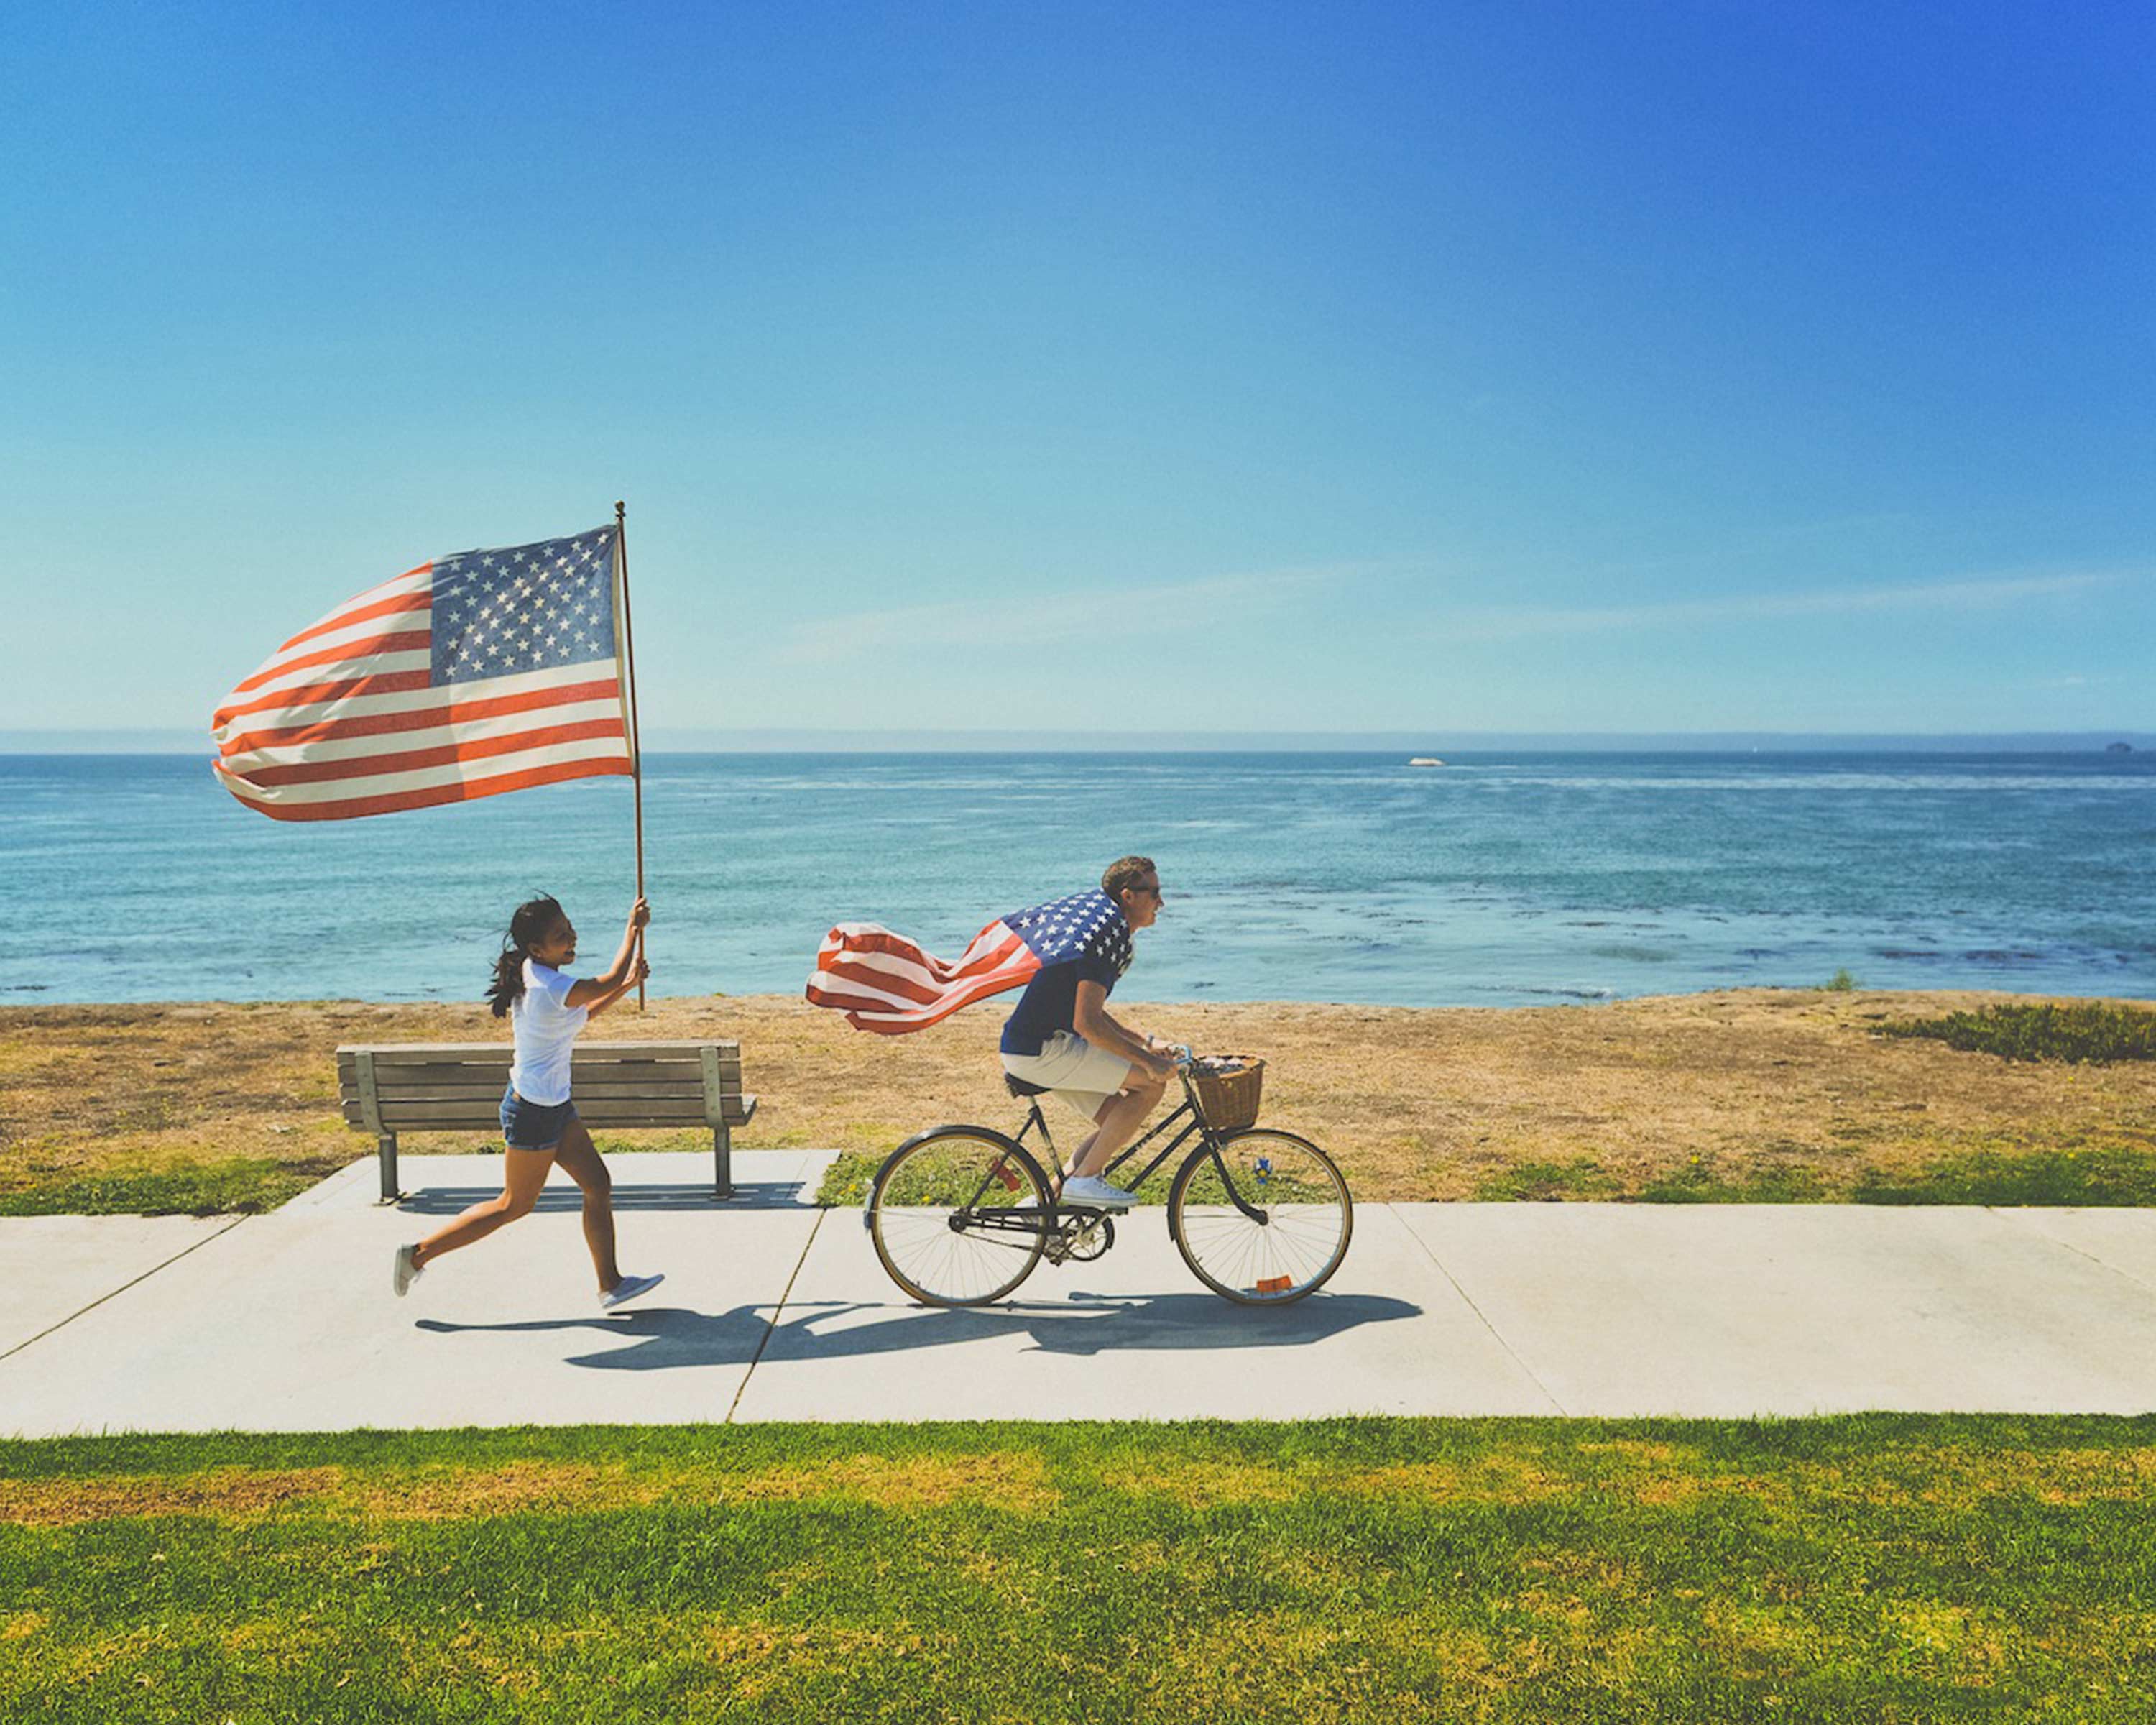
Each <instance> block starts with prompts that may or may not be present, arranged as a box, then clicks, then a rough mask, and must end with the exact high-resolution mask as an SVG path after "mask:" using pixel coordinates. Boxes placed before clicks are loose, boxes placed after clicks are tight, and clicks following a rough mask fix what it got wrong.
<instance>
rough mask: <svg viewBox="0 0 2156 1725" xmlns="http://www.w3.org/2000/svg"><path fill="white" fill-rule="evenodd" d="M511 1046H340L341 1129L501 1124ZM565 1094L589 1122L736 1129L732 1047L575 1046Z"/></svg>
mask: <svg viewBox="0 0 2156 1725" xmlns="http://www.w3.org/2000/svg"><path fill="white" fill-rule="evenodd" d="M511 1053H512V1050H511V1048H510V1045H508V1044H507V1043H506V1042H436V1043H410V1042H408V1043H397V1044H392V1045H379V1046H369V1045H346V1046H345V1047H342V1048H340V1049H338V1050H337V1088H338V1090H339V1091H340V1092H341V1096H342V1098H343V1101H344V1117H345V1121H346V1123H347V1124H348V1125H352V1126H355V1127H361V1128H362V1129H363V1130H365V1131H367V1132H373V1133H375V1134H377V1136H379V1135H382V1134H384V1133H394V1132H455V1131H460V1130H462V1129H464V1128H465V1127H487V1128H489V1129H490V1130H492V1129H495V1128H496V1127H498V1126H499V1125H500V1112H501V1092H502V1089H503V1087H504V1086H506V1084H507V1083H508V1082H509V1063H510V1060H511ZM569 1070H570V1086H571V1093H572V1095H573V1096H574V1097H575V1098H576V1103H577V1115H578V1117H580V1118H582V1119H583V1121H584V1122H585V1123H586V1124H587V1125H589V1126H601V1127H661V1126H708V1127H713V1128H716V1127H722V1126H726V1125H735V1126H738V1125H740V1124H741V1123H742V1121H743V1119H744V1118H745V1116H744V1114H743V1112H742V1076H741V1045H740V1044H739V1043H738V1042H580V1043H578V1044H577V1046H576V1048H575V1050H574V1051H573V1052H572V1055H570V1068H569Z"/></svg>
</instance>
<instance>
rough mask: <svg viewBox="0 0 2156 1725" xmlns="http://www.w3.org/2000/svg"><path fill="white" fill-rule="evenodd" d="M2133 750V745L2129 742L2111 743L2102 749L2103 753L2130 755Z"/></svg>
mask: <svg viewBox="0 0 2156 1725" xmlns="http://www.w3.org/2000/svg"><path fill="white" fill-rule="evenodd" d="M2104 753H2106V754H2107V755H2130V754H2132V753H2133V744H2132V743H2130V742H2114V743H2111V744H2108V745H2107V747H2105V749H2104Z"/></svg>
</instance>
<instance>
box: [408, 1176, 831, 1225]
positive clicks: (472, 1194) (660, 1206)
mask: <svg viewBox="0 0 2156 1725" xmlns="http://www.w3.org/2000/svg"><path fill="white" fill-rule="evenodd" d="M500 1196H501V1188H500V1186H498V1185H497V1186H429V1187H425V1188H423V1189H421V1190H419V1191H418V1192H408V1193H406V1194H404V1196H403V1197H402V1198H401V1199H398V1201H397V1208H398V1209H400V1210H403V1212H404V1213H405V1214H407V1215H412V1216H454V1215H459V1214H462V1213H463V1212H464V1211H465V1210H467V1209H470V1208H471V1207H472V1205H474V1204H484V1203H485V1202H486V1201H487V1200H488V1199H495V1198H499V1197H500ZM812 1199H814V1194H813V1193H812V1192H811V1191H809V1189H808V1182H806V1181H804V1180H737V1181H735V1182H734V1195H733V1196H732V1197H731V1198H727V1199H717V1198H714V1197H712V1196H711V1182H710V1181H709V1180H702V1181H685V1182H683V1183H680V1184H679V1185H652V1184H639V1185H634V1186H624V1185H617V1186H615V1188H614V1189H613V1207H614V1209H616V1210H617V1211H623V1210H720V1211H724V1210H792V1209H805V1208H807V1207H808V1205H809V1204H810V1203H811V1201H812ZM583 1203H584V1200H583V1194H582V1193H580V1192H578V1191H577V1189H576V1187H575V1186H574V1185H572V1184H570V1183H567V1176H566V1175H563V1176H561V1177H560V1178H558V1179H550V1180H549V1182H548V1183H547V1186H546V1187H545V1188H544V1189H542V1191H541V1192H540V1194H539V1202H538V1203H537V1204H534V1205H533V1206H532V1208H533V1209H534V1210H535V1211H536V1212H537V1213H539V1214H542V1215H543V1214H549V1213H551V1212H556V1211H561V1210H569V1211H576V1210H580V1209H583Z"/></svg>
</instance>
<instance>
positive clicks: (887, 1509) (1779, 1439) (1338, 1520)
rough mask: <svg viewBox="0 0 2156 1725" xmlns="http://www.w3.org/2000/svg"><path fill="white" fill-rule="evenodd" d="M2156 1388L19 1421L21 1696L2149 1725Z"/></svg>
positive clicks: (11, 1553) (131, 1702) (2154, 1635)
mask: <svg viewBox="0 0 2156 1725" xmlns="http://www.w3.org/2000/svg"><path fill="white" fill-rule="evenodd" d="M2152 1486H2156V1418H2143V1419H2135V1420H2102V1419H2087V1418H2056V1419H2033V1418H2010V1417H1956V1418H1919V1417H1912V1416H1891V1417H1890V1416H1868V1417H1863V1418H1856V1419H1840V1420H1815V1421H1797V1422H1787V1423H1769V1424H1749V1423H1728V1422H1702V1421H1630V1422H1599V1421H1554V1420H1467V1421H1431V1420H1357V1421H1330V1422H1323V1423H1319V1424H1312V1425H1221V1424H1204V1425H951V1426H940V1427H937V1426H932V1427H920V1426H859V1425H855V1426H813V1427H811V1426H778V1427H747V1428H740V1427H732V1428H716V1427H714V1428H632V1429H601V1428H583V1429H576V1430H544V1431H532V1430H517V1431H488V1432H449V1433H421V1434H367V1433H355V1434H346V1435H334V1436H324V1437H271V1438H247V1437H223V1438H155V1439H130V1438H119V1439H97V1440H65V1441H59V1442H49V1443H8V1444H0V1718H5V1719H8V1720H13V1719H18V1718H19V1719H31V1718H36V1719H55V1720H64V1719H76V1720H85V1721H97V1722H100V1725H103V1722H107V1721H114V1720H122V1719H124V1720H129V1721H136V1720H142V1721H156V1720H174V1721H187V1722H190V1725H195V1722H203V1721H209V1722H217V1721H223V1720H227V1719H229V1720H233V1721H235V1722H250V1721H269V1720H273V1719H274V1720H280V1721H281V1720H309V1721H333V1720H397V1721H400V1722H403V1721H411V1722H418V1721H432V1720H450V1719H489V1720H494V1719H505V1720H507V1719H532V1720H547V1721H571V1720H592V1721H595V1722H596V1721H606V1722H612V1721H632V1720H665V1721H680V1720H697V1719H707V1718H708V1719H720V1718H740V1719H788V1718H802V1719H811V1718H814V1719H819V1720H821V1719H832V1720H849V1721H850V1720H855V1719H864V1720H865V1719H889V1720H921V1721H942V1720H976V1719H978V1720H992V1719H993V1720H1011V1721H1019V1720H1024V1721H1028V1722H1034V1721H1061V1720H1099V1721H1104V1722H1105V1721H1123V1720H1137V1721H1153V1720H1161V1721H1173V1722H1175V1725H1195V1722H1199V1721H1214V1720H1221V1721H1243V1720H1271V1719H1278V1720H1283V1721H1288V1720H1292V1721H1296V1722H1317V1721H1332V1720H1340V1721H1347V1720H1354V1721H1363V1720H1369V1721H1393V1720H1407V1721H1416V1720H1520V1721H1527V1720H1533V1721H1538V1722H1539V1721H1568V1722H1569V1721H1601V1720H1640V1721H1647V1720H1654V1721H1657V1722H1661V1721H1672V1722H1676V1721H1701V1722H1710V1721H1711V1722H1714V1725H1727V1722H1734V1721H1746V1720H1791V1721H1804V1722H1815V1721H1839V1720H1846V1721H1851V1722H1863V1725H1881V1722H1891V1721H1918V1720H1941V1719H1963V1718H1968V1719H2004V1718H2012V1719H2046V1718H2055V1719H2059V1720H2071V1721H2075V1722H2106V1721H2120V1722H2126V1721H2132V1722H2135V1725H2139V1722H2143V1721H2145V1720H2146V1719H2148V1717H2149V1707H2150V1702H2149V1697H2150V1695H2151V1693H2152V1692H2156V1517H2152V1516H2151V1515H2150V1514H2149V1512H2148V1497H2149V1494H2150V1491H2151V1488H2152Z"/></svg>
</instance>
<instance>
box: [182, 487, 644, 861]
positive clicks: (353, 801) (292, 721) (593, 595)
mask: <svg viewBox="0 0 2156 1725" xmlns="http://www.w3.org/2000/svg"><path fill="white" fill-rule="evenodd" d="M614 535H615V529H614V528H613V527H612V526H605V527H600V528H597V529H595V530H594V531H592V532H589V533H579V534H577V535H575V536H573V537H572V538H567V539H549V540H546V541H543V542H541V543H539V544H537V545H520V546H513V547H510V548H509V549H507V550H506V551H468V552H462V553H460V554H459V555H458V556H456V557H442V558H439V559H438V560H437V561H435V562H431V563H422V564H421V565H420V566H419V567H418V568H416V569H414V570H413V571H411V572H409V573H408V574H404V575H399V576H398V578H396V579H395V580H394V581H385V582H383V583H382V585H381V586H379V587H372V588H368V589H367V591H366V592H365V593H361V594H360V595H359V596H358V597H357V598H352V599H349V600H347V601H346V603H343V604H341V605H340V606H338V607H337V608H336V610H334V611H332V612H331V613H330V614H329V615H328V616H326V617H325V618H323V619H322V620H321V622H319V623H317V624H315V625H314V626H313V627H312V628H311V629H301V630H300V633H299V634H295V635H294V636H293V637H292V639H290V640H289V641H287V642H285V644H284V645H283V646H281V647H280V648H279V649H277V650H276V651H275V653H273V654H271V655H269V658H268V659H267V660H264V661H263V664H262V665H261V667H260V669H259V670H256V671H255V672H254V675H251V676H249V677H248V678H246V679H245V680H244V681H242V682H241V683H240V685H239V687H238V688H236V689H234V691H232V693H231V694H230V695H228V696H226V697H225V701H224V704H223V706H220V707H219V708H218V710H217V714H216V716H215V717H214V718H213V720H212V721H211V726H212V735H213V736H214V737H216V739H217V750H218V753H217V759H216V761H215V762H214V763H213V764H214V766H215V768H216V771H217V775H218V781H219V783H222V784H223V786H224V788H226V789H227V790H228V791H230V792H231V793H232V794H233V795H234V796H235V797H237V798H239V800H240V801H241V802H242V803H245V804H246V805H247V806H248V807H249V809H259V811H260V812H261V813H263V814H266V815H269V816H270V817H271V818H272V819H276V820H346V819H351V818H352V817H353V816H355V815H361V814H392V813H393V812H394V811H396V810H398V809H425V808H429V807H431V806H432V805H434V804H435V803H463V802H469V801H470V800H471V799H472V798H475V797H491V796H494V795H495V794H497V793H500V792H502V791H516V790H522V789H523V788H526V786H528V785H536V784H552V783H556V782H557V781H558V780H561V779H565V778H586V777H588V776H590V775H593V774H596V773H628V772H630V771H632V770H634V764H633V762H632V761H631V758H630V752H629V733H628V728H627V726H625V725H624V723H623V712H624V709H623V704H622V686H621V678H620V674H619V669H618V666H617V662H616V660H615V655H614V643H615V640H616V639H617V637H616V635H615V633H614Z"/></svg>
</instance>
